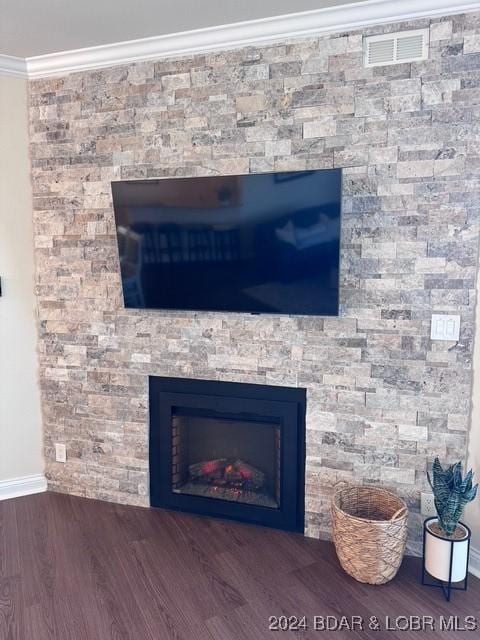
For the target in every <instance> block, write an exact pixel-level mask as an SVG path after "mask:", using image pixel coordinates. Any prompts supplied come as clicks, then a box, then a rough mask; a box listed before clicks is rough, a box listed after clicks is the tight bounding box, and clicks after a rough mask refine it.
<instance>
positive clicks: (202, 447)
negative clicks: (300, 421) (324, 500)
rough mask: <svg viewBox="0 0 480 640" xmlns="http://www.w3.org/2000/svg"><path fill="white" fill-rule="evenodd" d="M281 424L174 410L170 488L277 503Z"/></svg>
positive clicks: (267, 504)
mask: <svg viewBox="0 0 480 640" xmlns="http://www.w3.org/2000/svg"><path fill="white" fill-rule="evenodd" d="M280 459H281V458H280V424H279V423H278V421H277V422H276V423H275V422H269V421H263V420H259V419H258V418H257V419H255V418H254V419H252V420H244V419H239V418H238V417H236V416H230V415H228V414H225V415H223V416H212V415H207V414H206V413H204V414H203V415H202V414H201V413H200V412H199V411H198V410H197V411H195V412H189V411H185V410H184V409H183V410H182V409H181V408H178V407H175V408H174V410H173V412H172V490H173V491H174V492H175V493H183V494H187V495H192V496H202V497H206V498H215V499H218V500H228V501H231V502H241V503H245V504H251V505H257V506H261V507H268V508H271V509H278V508H279V506H280V487H281V483H280Z"/></svg>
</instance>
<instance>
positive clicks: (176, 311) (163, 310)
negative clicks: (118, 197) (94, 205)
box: [110, 167, 343, 318]
mask: <svg viewBox="0 0 480 640" xmlns="http://www.w3.org/2000/svg"><path fill="white" fill-rule="evenodd" d="M321 171H329V172H331V171H335V172H339V173H340V212H339V229H338V230H339V235H338V239H339V242H338V280H337V291H338V295H337V306H336V313H308V312H304V313H292V312H286V311H235V310H231V309H182V308H178V309H172V308H169V307H164V308H162V307H127V306H126V305H125V298H124V291H123V282H122V275H121V273H120V268H119V269H118V271H119V273H120V286H121V290H122V302H123V308H124V309H131V310H132V311H146V312H148V313H156V312H160V313H164V314H165V313H167V314H168V313H171V314H179V313H182V314H183V313H193V314H201V313H203V314H209V313H225V314H228V315H242V316H245V315H247V316H260V315H261V316H287V317H295V318H298V317H300V318H301V317H307V318H312V317H313V318H338V317H339V315H340V282H341V275H340V274H341V264H342V260H341V255H342V248H341V245H342V242H341V241H342V222H343V168H342V167H331V168H328V169H327V168H325V167H321V168H318V169H299V170H296V171H262V172H259V173H256V172H249V173H231V174H230V173H228V174H221V175H218V174H214V175H205V176H194V175H192V176H160V177H155V178H153V177H152V178H144V179H142V178H139V179H135V178H134V179H131V180H112V181H111V182H110V190H111V192H112V209H113V215H114V220H115V236H116V235H117V221H116V216H115V205H114V202H113V185H114V184H117V183H122V184H125V183H129V182H135V183H137V184H140V183H149V182H161V181H163V180H190V179H198V178H218V177H230V176H231V177H237V176H252V175H292V180H293V179H294V177H293V176H295V174H299V175H298V177H300V176H301V175H303V174H305V173H317V172H321ZM115 245H116V255H117V260H118V264H120V253H119V246H118V240H116V242H115Z"/></svg>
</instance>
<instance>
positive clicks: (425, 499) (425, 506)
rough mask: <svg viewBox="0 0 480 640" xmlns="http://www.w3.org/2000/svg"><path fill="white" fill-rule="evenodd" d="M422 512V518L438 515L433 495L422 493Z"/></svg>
mask: <svg viewBox="0 0 480 640" xmlns="http://www.w3.org/2000/svg"><path fill="white" fill-rule="evenodd" d="M420 512H421V514H422V516H425V517H426V518H429V517H430V516H436V515H437V511H436V509H435V502H434V499H433V493H423V492H422V494H421V497H420Z"/></svg>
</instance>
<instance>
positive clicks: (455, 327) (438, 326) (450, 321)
mask: <svg viewBox="0 0 480 640" xmlns="http://www.w3.org/2000/svg"><path fill="white" fill-rule="evenodd" d="M430 338H431V339H432V340H448V341H450V342H457V341H458V340H459V338H460V316H451V315H445V314H437V313H434V314H433V315H432V326H431V331H430Z"/></svg>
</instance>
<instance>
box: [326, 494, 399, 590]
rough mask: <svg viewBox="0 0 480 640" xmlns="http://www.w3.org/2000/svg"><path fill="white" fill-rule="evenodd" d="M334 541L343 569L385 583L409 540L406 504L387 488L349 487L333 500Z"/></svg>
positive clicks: (395, 567)
mask: <svg viewBox="0 0 480 640" xmlns="http://www.w3.org/2000/svg"><path fill="white" fill-rule="evenodd" d="M332 517H333V542H334V544H335V549H336V551H337V556H338V559H339V560H340V564H341V565H342V567H343V569H344V570H345V571H346V572H347V573H348V574H349V575H351V576H352V577H353V578H355V579H356V580H358V581H359V582H367V583H369V584H384V583H385V582H388V581H389V580H391V579H392V578H393V577H395V574H396V573H397V571H398V569H399V567H400V564H401V563H402V558H403V554H404V551H405V543H406V541H407V518H408V509H407V505H406V504H405V502H404V501H403V500H401V499H400V498H399V497H397V496H396V495H394V494H393V493H390V491H387V490H386V489H378V488H374V487H346V488H340V489H338V490H337V491H336V493H335V495H334V498H333V502H332Z"/></svg>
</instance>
